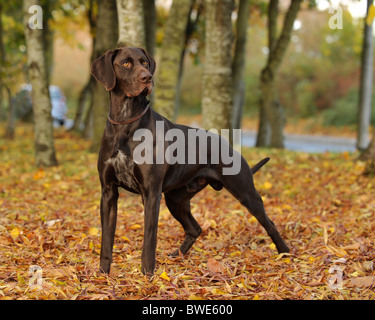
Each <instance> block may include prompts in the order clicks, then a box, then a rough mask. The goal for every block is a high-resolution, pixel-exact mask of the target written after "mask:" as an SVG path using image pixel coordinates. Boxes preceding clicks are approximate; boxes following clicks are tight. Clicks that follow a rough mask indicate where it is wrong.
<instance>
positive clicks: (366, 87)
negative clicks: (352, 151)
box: [357, 0, 374, 150]
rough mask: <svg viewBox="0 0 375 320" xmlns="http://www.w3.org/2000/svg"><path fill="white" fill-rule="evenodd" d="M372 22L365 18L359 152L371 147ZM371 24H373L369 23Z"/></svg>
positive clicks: (370, 2) (368, 0)
mask: <svg viewBox="0 0 375 320" xmlns="http://www.w3.org/2000/svg"><path fill="white" fill-rule="evenodd" d="M373 2H374V1H373V0H367V15H366V16H368V15H369V11H370V10H369V9H370V7H371V6H372V4H373ZM368 20H370V21H368ZM372 20H373V19H367V18H365V26H364V37H363V48H362V62H361V64H362V66H361V78H360V86H359V106H358V107H359V108H358V109H359V112H358V139H357V148H358V150H365V149H366V148H367V147H368V146H369V138H368V136H369V134H368V129H369V127H370V122H371V105H372V86H373V83H372V80H373V61H374V58H373V51H374V50H373V38H372ZM368 22H371V23H368Z"/></svg>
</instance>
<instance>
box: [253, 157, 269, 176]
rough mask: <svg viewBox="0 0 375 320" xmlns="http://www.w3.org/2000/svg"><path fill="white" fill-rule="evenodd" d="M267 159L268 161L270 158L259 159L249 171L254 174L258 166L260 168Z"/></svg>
mask: <svg viewBox="0 0 375 320" xmlns="http://www.w3.org/2000/svg"><path fill="white" fill-rule="evenodd" d="M268 161H270V158H264V159H263V160H260V161H259V162H258V163H257V164H256V165H255V166H254V167H252V168H251V173H252V174H255V173H256V172H257V171H258V170H259V169H260V168H262V167H263V166H264V165H265V164H266V163H267V162H268Z"/></svg>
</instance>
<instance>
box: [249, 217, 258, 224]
mask: <svg viewBox="0 0 375 320" xmlns="http://www.w3.org/2000/svg"><path fill="white" fill-rule="evenodd" d="M247 221H249V223H253V222H256V221H257V219H256V218H255V217H254V216H251V217H250V218H249V219H248V220H247Z"/></svg>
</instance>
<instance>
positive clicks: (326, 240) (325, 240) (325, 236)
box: [323, 224, 328, 245]
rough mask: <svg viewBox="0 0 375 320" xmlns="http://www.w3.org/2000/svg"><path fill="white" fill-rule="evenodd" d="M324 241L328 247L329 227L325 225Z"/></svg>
mask: <svg viewBox="0 0 375 320" xmlns="http://www.w3.org/2000/svg"><path fill="white" fill-rule="evenodd" d="M323 239H324V244H325V245H327V243H328V232H327V226H326V225H325V224H324V226H323Z"/></svg>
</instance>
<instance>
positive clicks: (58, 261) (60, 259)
mask: <svg viewBox="0 0 375 320" xmlns="http://www.w3.org/2000/svg"><path fill="white" fill-rule="evenodd" d="M62 261H63V255H62V254H60V256H59V257H58V258H57V260H56V261H55V263H56V264H60V263H61V262H62Z"/></svg>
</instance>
